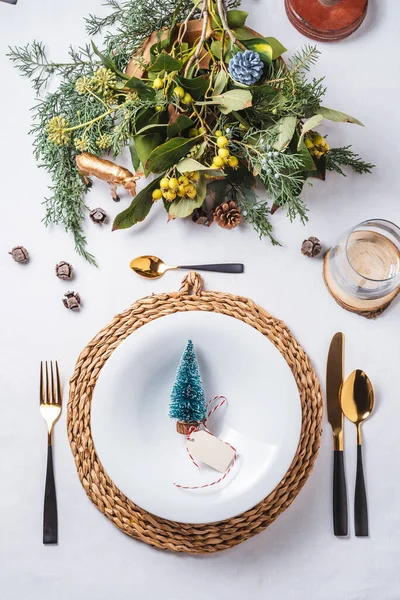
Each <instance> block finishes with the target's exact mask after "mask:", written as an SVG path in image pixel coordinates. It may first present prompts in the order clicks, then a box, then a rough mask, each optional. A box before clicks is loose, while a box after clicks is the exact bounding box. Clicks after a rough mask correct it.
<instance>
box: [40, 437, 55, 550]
mask: <svg viewBox="0 0 400 600" xmlns="http://www.w3.org/2000/svg"><path fill="white" fill-rule="evenodd" d="M57 542H58V519H57V498H56V484H55V481H54V470H53V448H52V446H51V445H50V444H49V445H48V447H47V472H46V486H45V492H44V510H43V544H57Z"/></svg>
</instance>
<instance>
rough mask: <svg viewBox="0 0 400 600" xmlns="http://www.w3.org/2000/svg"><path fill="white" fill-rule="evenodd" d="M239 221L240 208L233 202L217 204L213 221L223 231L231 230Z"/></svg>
mask: <svg viewBox="0 0 400 600" xmlns="http://www.w3.org/2000/svg"><path fill="white" fill-rule="evenodd" d="M241 220H242V215H241V214H240V208H239V207H238V205H237V204H236V202H234V201H233V200H231V201H230V202H223V203H222V204H219V205H218V206H217V208H216V209H215V210H214V221H215V222H216V223H218V225H219V226H220V227H223V228H224V229H233V228H234V227H236V226H237V225H239V223H240V221H241Z"/></svg>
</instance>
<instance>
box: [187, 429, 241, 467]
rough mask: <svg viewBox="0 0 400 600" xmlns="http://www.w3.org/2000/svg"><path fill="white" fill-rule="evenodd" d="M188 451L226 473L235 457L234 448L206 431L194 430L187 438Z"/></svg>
mask: <svg viewBox="0 0 400 600" xmlns="http://www.w3.org/2000/svg"><path fill="white" fill-rule="evenodd" d="M186 448H187V450H188V452H189V453H190V454H191V455H192V456H193V458H194V459H196V460H201V462H203V463H205V464H206V465H208V466H209V467H212V468H213V469H215V470H216V471H219V472H220V473H225V471H227V470H228V468H229V467H230V465H231V463H232V461H233V459H234V458H235V451H234V449H233V448H232V447H231V446H229V444H226V443H225V442H223V441H222V440H220V439H218V438H217V437H215V436H214V435H210V434H209V433H207V432H206V431H194V432H193V433H191V434H190V438H189V439H187V440H186Z"/></svg>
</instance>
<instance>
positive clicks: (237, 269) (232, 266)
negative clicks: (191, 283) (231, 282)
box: [178, 263, 244, 273]
mask: <svg viewBox="0 0 400 600" xmlns="http://www.w3.org/2000/svg"><path fill="white" fill-rule="evenodd" d="M178 268H179V269H194V270H195V271H215V272H217V273H243V271H244V265H242V264H241V263H225V264H219V265H180V266H179V267H178Z"/></svg>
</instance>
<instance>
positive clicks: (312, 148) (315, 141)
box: [304, 133, 330, 158]
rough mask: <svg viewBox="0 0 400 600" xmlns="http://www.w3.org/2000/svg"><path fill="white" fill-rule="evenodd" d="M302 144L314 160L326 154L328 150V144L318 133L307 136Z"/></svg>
mask: <svg viewBox="0 0 400 600" xmlns="http://www.w3.org/2000/svg"><path fill="white" fill-rule="evenodd" d="M304 143H305V145H306V146H307V148H308V150H309V152H310V154H312V155H313V156H315V157H316V158H321V156H322V155H323V154H326V153H327V152H328V151H329V150H330V146H329V144H328V142H327V141H326V139H325V138H323V137H322V135H320V134H319V133H314V134H312V135H310V136H308V137H307V138H306V139H305V142H304Z"/></svg>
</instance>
